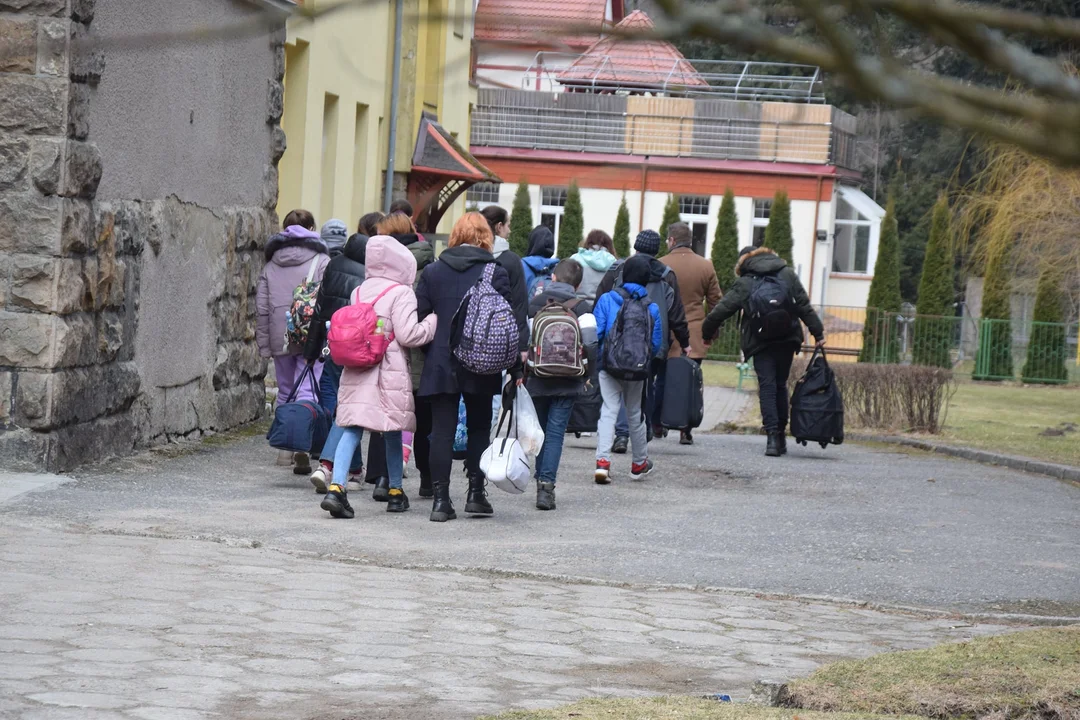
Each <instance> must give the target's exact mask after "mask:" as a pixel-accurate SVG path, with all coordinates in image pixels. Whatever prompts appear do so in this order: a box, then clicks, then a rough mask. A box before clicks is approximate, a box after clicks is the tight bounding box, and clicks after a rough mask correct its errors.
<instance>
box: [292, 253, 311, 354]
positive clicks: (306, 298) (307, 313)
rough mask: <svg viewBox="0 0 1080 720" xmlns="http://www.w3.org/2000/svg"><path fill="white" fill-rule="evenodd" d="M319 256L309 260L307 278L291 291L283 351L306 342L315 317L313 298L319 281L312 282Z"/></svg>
mask: <svg viewBox="0 0 1080 720" xmlns="http://www.w3.org/2000/svg"><path fill="white" fill-rule="evenodd" d="M318 264H319V256H318V255H316V256H315V257H314V258H312V259H311V265H310V266H309V267H308V272H307V277H306V278H305V279H304V282H302V283H300V284H299V285H297V286H296V289H295V290H293V295H292V298H293V299H292V305H290V306H289V309H288V311H286V317H285V349H286V350H288V349H289V346H290V345H303V344H304V342H305V341H306V340H307V335H308V328H309V327H310V326H311V318H312V317H314V316H315V298H316V297H317V296H318V294H319V281H318V280H314V277H315V267H316V266H317V265H318Z"/></svg>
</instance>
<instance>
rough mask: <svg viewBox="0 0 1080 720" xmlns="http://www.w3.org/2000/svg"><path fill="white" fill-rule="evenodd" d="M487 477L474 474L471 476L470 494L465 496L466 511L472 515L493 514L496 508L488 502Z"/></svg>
mask: <svg viewBox="0 0 1080 720" xmlns="http://www.w3.org/2000/svg"><path fill="white" fill-rule="evenodd" d="M485 485H487V478H485V477H484V476H483V475H474V476H472V477H470V478H469V494H468V496H466V498H465V512H467V513H469V514H470V515H491V514H492V513H494V512H495V510H494V509H493V508H492V507H491V503H490V502H488V498H487V489H486V488H485V487H484V486H485Z"/></svg>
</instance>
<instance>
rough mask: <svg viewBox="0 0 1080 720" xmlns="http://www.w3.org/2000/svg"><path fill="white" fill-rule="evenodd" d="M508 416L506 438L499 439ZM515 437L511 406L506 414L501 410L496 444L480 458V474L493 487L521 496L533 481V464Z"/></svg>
mask: <svg viewBox="0 0 1080 720" xmlns="http://www.w3.org/2000/svg"><path fill="white" fill-rule="evenodd" d="M508 415H509V422H508V423H507V427H506V436H505V437H501V436H502V426H503V421H504V420H507V416H508ZM516 435H517V423H516V422H515V420H514V410H513V405H511V406H510V411H509V412H506V411H505V409H504V412H503V413H502V417H501V418H499V427H498V429H497V430H496V431H495V441H494V442H492V443H491V447H489V448H488V449H487V450H485V451H484V454H483V455H481V456H480V471H481V472H483V473H484V475H486V476H487V479H488V480H489V481H490V482H491V484H493V485H494V486H495V487H497V488H499V489H500V490H505V491H506V492H508V493H513V494H514V495H520V494H521V493H523V492H525V488H527V487H529V483H530V482H531V481H532V462H531V461H530V460H531V459H530V457H529V456H528V455H527V454H526V453H525V449H524V448H523V447H522V445H521V443H520V442H518V439H517V437H516Z"/></svg>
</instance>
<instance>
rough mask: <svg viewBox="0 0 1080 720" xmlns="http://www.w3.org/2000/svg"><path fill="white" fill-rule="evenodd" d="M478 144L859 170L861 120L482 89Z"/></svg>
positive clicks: (674, 101) (819, 109)
mask: <svg viewBox="0 0 1080 720" xmlns="http://www.w3.org/2000/svg"><path fill="white" fill-rule="evenodd" d="M472 145H473V146H474V147H483V146H489V147H512V148H530V149H539V150H563V151H570V152H582V153H609V154H626V155H661V156H669V157H692V158H703V159H710V160H757V161H765V162H795V163H813V164H822V165H825V164H828V165H839V166H842V167H853V165H854V160H855V118H854V117H852V116H851V115H848V114H847V113H844V112H842V111H839V110H837V109H835V108H832V107H830V106H828V105H815V104H805V103H777V102H749V101H734V100H719V99H704V98H701V99H694V98H672V97H645V96H635V95H610V94H609V95H595V94H590V93H546V92H533V91H528V90H503V89H482V90H481V91H480V95H479V102H478V104H477V107H476V109H475V110H474V111H473V116H472Z"/></svg>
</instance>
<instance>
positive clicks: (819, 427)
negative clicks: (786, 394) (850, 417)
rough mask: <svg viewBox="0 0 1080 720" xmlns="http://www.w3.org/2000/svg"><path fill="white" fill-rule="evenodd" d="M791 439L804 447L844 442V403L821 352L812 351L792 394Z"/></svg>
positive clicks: (822, 351)
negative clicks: (814, 443)
mask: <svg viewBox="0 0 1080 720" xmlns="http://www.w3.org/2000/svg"><path fill="white" fill-rule="evenodd" d="M791 436H792V437H793V438H795V441H796V442H799V443H802V444H803V445H806V444H807V443H811V442H816V443H818V444H820V445H821V447H825V446H826V445H829V444H830V443H831V444H833V445H840V444H841V443H843V442H844V399H843V397H841V395H840V388H839V387H837V385H836V379H835V378H834V377H833V371H832V369H831V368H830V367H829V362H828V361H827V360H826V359H825V351H824V350H820V349H819V350H815V351H814V354H813V355H811V356H810V362H809V363H807V365H806V372H805V373H803V376H802V377H801V378H799V380H798V382H796V383H795V390H793V391H792V393H791Z"/></svg>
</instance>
